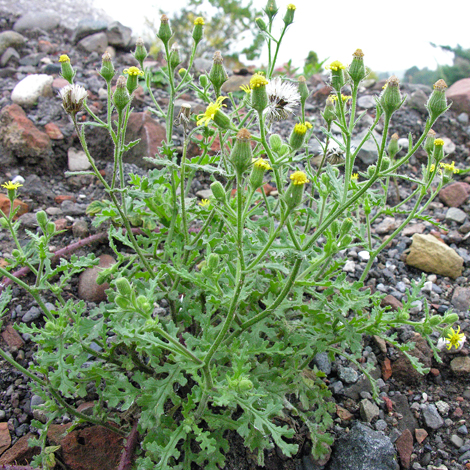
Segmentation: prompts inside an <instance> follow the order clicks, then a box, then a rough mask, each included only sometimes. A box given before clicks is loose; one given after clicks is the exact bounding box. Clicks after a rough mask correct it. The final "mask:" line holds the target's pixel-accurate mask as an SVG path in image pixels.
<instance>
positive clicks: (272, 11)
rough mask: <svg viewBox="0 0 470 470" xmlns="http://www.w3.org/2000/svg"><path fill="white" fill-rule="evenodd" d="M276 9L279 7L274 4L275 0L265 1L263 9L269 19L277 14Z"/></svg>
mask: <svg viewBox="0 0 470 470" xmlns="http://www.w3.org/2000/svg"><path fill="white" fill-rule="evenodd" d="M278 11H279V8H278V7H277V5H276V0H268V3H266V7H265V9H264V12H265V13H266V15H267V17H268V18H269V21H272V20H273V18H274V17H275V16H276V15H277V12H278Z"/></svg>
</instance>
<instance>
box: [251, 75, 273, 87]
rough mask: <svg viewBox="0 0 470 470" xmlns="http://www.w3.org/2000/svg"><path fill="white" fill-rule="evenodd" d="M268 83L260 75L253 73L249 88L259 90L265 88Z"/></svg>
mask: <svg viewBox="0 0 470 470" xmlns="http://www.w3.org/2000/svg"><path fill="white" fill-rule="evenodd" d="M268 83H269V81H268V80H266V77H265V76H263V75H261V74H260V73H255V74H254V75H253V76H252V77H251V80H250V87H251V88H252V89H253V88H259V87H262V86H266V85H267V84H268Z"/></svg>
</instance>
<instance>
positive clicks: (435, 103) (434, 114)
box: [426, 79, 447, 122]
mask: <svg viewBox="0 0 470 470" xmlns="http://www.w3.org/2000/svg"><path fill="white" fill-rule="evenodd" d="M433 88H434V90H433V92H432V93H431V96H430V97H429V100H428V102H427V103H426V109H427V110H428V112H429V117H430V118H431V122H434V121H435V120H436V119H437V118H438V117H439V116H440V115H441V114H442V113H443V112H444V111H446V110H447V99H446V89H447V84H446V82H445V81H444V80H442V79H441V80H438V81H437V82H436V83H435V84H434V86H433Z"/></svg>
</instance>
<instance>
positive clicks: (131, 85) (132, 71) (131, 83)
mask: <svg viewBox="0 0 470 470" xmlns="http://www.w3.org/2000/svg"><path fill="white" fill-rule="evenodd" d="M123 73H125V74H127V82H126V87H127V91H128V92H129V94H132V92H133V91H134V90H135V89H136V88H137V87H138V86H139V85H138V83H137V82H138V77H139V76H143V75H144V72H142V70H139V68H138V67H129V68H128V69H124V71H123Z"/></svg>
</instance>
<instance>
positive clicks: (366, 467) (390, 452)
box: [326, 423, 399, 470]
mask: <svg viewBox="0 0 470 470" xmlns="http://www.w3.org/2000/svg"><path fill="white" fill-rule="evenodd" d="M398 469H399V466H398V463H397V457H396V452H395V449H394V447H393V444H392V442H391V441H390V439H389V438H388V437H387V436H384V435H383V434H382V433H381V432H377V431H373V430H372V429H370V428H368V427H367V426H364V425H363V424H360V423H357V424H356V425H355V426H354V427H353V428H352V429H351V431H350V432H349V433H347V434H345V435H343V436H341V437H340V438H339V439H338V440H337V441H336V442H335V446H334V448H333V453H332V454H331V459H330V461H329V462H328V464H327V466H326V470H398Z"/></svg>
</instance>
